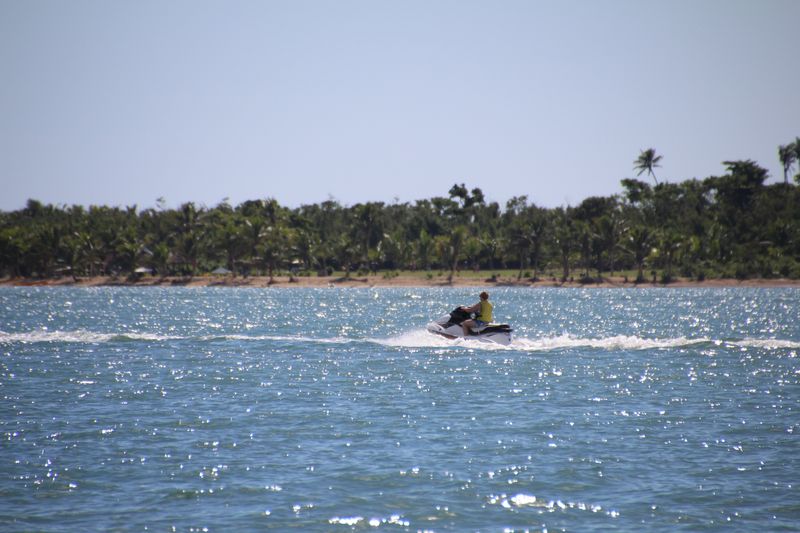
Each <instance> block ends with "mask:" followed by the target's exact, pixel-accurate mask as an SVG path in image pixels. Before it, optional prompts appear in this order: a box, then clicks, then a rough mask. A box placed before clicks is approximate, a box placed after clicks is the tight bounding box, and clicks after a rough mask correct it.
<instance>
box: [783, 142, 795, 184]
mask: <svg viewBox="0 0 800 533" xmlns="http://www.w3.org/2000/svg"><path fill="white" fill-rule="evenodd" d="M797 153H800V149H798V148H797V146H796V144H795V143H789V144H787V145H786V146H778V159H780V161H781V164H782V165H783V182H784V183H785V184H787V185H788V184H789V172H790V171H791V170H792V167H793V166H794V163H795V161H797Z"/></svg>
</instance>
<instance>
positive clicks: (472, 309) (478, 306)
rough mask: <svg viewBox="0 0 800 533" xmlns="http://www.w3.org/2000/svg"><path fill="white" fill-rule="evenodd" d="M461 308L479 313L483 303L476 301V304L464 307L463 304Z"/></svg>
mask: <svg viewBox="0 0 800 533" xmlns="http://www.w3.org/2000/svg"><path fill="white" fill-rule="evenodd" d="M461 309H463V310H464V311H466V312H467V313H477V312H478V311H480V309H481V304H480V302H479V303H476V304H475V305H473V306H471V307H463V306H462V307H461Z"/></svg>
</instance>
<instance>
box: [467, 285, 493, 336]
mask: <svg viewBox="0 0 800 533" xmlns="http://www.w3.org/2000/svg"><path fill="white" fill-rule="evenodd" d="M479 296H480V299H481V300H480V301H479V302H478V303H476V304H475V305H473V306H471V307H464V306H462V307H461V310H462V311H464V312H465V313H470V314H472V313H477V316H476V317H475V319H474V320H473V319H471V318H470V319H469V320H465V321H464V322H462V323H461V327H462V329H463V330H464V336H465V337H468V336H469V335H470V328H474V327H477V328H478V330H479V331H480V329H481V328H483V327H484V326H486V325H487V324H489V323H491V321H492V309H493V308H494V307H493V306H492V304H491V303H490V302H489V293H488V292H486V291H483V292H482V293H480V295H479Z"/></svg>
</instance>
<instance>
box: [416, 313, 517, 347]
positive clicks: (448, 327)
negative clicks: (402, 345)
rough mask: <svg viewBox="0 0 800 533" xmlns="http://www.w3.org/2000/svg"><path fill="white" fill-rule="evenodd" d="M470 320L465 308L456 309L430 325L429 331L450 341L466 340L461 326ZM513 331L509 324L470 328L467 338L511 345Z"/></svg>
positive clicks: (491, 324)
mask: <svg viewBox="0 0 800 533" xmlns="http://www.w3.org/2000/svg"><path fill="white" fill-rule="evenodd" d="M470 319H471V317H470V313H468V312H467V311H465V310H464V308H463V307H456V308H455V309H453V311H451V312H450V314H449V315H445V316H443V317H441V318H440V319H438V320H436V321H435V322H431V323H430V324H428V327H427V330H428V331H429V332H431V333H435V334H436V335H441V336H442V337H446V338H448V339H459V338H464V328H463V327H462V326H461V324H462V323H463V322H465V321H467V320H470ZM512 331H513V330H512V329H511V326H509V325H508V324H494V323H489V324H484V325H481V326H475V327H472V328H468V335H467V337H466V338H469V339H477V340H481V341H489V342H495V343H497V344H503V345H507V344H511V332H512Z"/></svg>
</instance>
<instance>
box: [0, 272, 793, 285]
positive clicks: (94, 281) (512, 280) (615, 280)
mask: <svg viewBox="0 0 800 533" xmlns="http://www.w3.org/2000/svg"><path fill="white" fill-rule="evenodd" d="M3 286H5V287H9V286H44V287H104V286H131V287H170V286H184V287H269V288H286V287H355V288H359V287H361V288H363V287H530V288H540V287H568V288H647V287H670V288H672V287H674V288H679V287H800V280H791V279H747V280H736V279H710V280H704V281H694V280H690V279H676V280H674V281H672V282H670V283H669V284H663V283H658V282H656V283H652V282H645V283H638V284H637V283H633V282H631V281H626V280H625V278H623V277H604V278H603V281H602V282H599V283H580V282H578V281H572V282H569V281H568V282H564V283H562V282H561V281H559V280H557V279H552V278H551V279H539V280H537V281H531V280H530V279H526V278H523V279H521V280H519V279H517V278H516V277H497V278H494V279H493V278H491V277H485V278H484V277H480V276H476V275H472V274H470V275H461V276H458V275H457V276H455V277H454V278H453V280H452V282H451V281H449V280H448V278H447V276H446V275H443V276H439V275H433V276H432V277H429V278H428V277H421V276H419V275H399V276H385V275H383V274H377V275H368V276H355V275H354V276H350V277H337V276H327V277H318V276H299V277H292V278H290V277H288V276H275V277H273V278H272V279H270V278H269V277H267V276H248V277H241V276H236V277H233V276H211V275H208V276H191V277H188V276H187V277H175V276H168V277H164V278H161V277H157V276H143V277H141V278H140V279H137V280H135V281H131V280H128V279H126V278H121V277H111V276H95V277H85V278H78V279H77V280H76V279H73V278H72V277H62V278H52V279H28V278H2V279H0V287H3Z"/></svg>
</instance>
